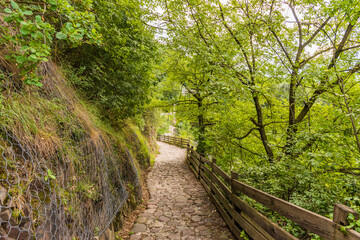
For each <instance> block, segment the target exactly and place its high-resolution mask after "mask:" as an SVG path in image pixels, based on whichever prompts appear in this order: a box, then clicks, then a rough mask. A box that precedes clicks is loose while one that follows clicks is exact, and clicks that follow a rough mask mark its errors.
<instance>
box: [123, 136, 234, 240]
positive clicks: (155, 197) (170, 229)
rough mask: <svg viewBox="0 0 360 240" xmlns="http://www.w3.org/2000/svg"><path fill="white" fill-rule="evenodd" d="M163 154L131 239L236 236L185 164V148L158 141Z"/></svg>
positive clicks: (221, 238)
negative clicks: (148, 196)
mask: <svg viewBox="0 0 360 240" xmlns="http://www.w3.org/2000/svg"><path fill="white" fill-rule="evenodd" d="M158 145H159V147H160V149H159V150H160V154H159V155H158V156H157V158H156V160H155V165H154V167H153V169H152V170H151V172H150V173H149V175H148V178H147V183H148V187H149V192H150V200H149V202H148V205H147V209H146V210H145V211H144V212H143V213H141V214H140V215H139V217H138V219H137V220H136V223H135V225H134V227H133V229H132V232H133V234H132V235H131V237H130V240H138V239H144V240H152V239H156V240H160V239H171V240H173V239H184V240H193V239H199V240H205V239H209V240H210V239H215V240H228V239H233V236H232V235H231V233H230V231H229V230H228V228H227V227H226V225H225V223H224V221H223V220H222V218H221V217H220V215H219V214H218V213H217V212H216V209H215V206H214V205H213V204H212V203H211V202H210V199H209V198H208V196H207V194H206V192H205V190H204V189H203V187H202V186H201V184H200V183H199V181H198V180H197V179H196V178H195V176H194V175H193V173H192V172H191V170H190V169H189V167H188V166H187V164H186V161H185V159H186V149H181V148H178V147H175V146H172V145H169V144H166V143H163V142H158Z"/></svg>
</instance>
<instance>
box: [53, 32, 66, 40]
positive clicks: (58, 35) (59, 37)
mask: <svg viewBox="0 0 360 240" xmlns="http://www.w3.org/2000/svg"><path fill="white" fill-rule="evenodd" d="M56 38H57V39H60V40H64V39H67V36H66V34H64V33H63V32H58V33H57V34H56Z"/></svg>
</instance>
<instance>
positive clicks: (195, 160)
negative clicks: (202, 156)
mask: <svg viewBox="0 0 360 240" xmlns="http://www.w3.org/2000/svg"><path fill="white" fill-rule="evenodd" d="M190 158H191V159H192V160H193V162H194V164H196V166H199V165H200V162H199V160H198V159H197V158H196V157H194V155H192V154H190Z"/></svg>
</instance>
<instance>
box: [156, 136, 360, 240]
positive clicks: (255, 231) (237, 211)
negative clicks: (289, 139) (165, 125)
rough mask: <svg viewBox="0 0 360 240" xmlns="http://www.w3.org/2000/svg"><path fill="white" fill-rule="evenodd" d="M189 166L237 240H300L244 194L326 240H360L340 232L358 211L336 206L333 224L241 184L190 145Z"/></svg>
mask: <svg viewBox="0 0 360 240" xmlns="http://www.w3.org/2000/svg"><path fill="white" fill-rule="evenodd" d="M160 141H162V140H161V139H160ZM172 141H174V140H172ZM168 142H169V141H168ZM175 142H176V141H175ZM169 143H170V142H169ZM187 162H188V164H189V166H190V169H191V170H192V171H193V173H194V174H195V176H196V177H197V178H198V179H199V180H200V182H201V183H202V185H203V186H204V188H205V190H206V191H207V193H208V194H209V196H210V198H211V200H212V201H213V203H214V205H215V206H216V208H217V210H218V211H219V213H220V214H221V216H222V217H223V219H224V220H225V222H226V224H227V225H228V227H229V228H230V230H231V231H232V232H233V234H234V235H235V236H236V237H237V238H238V239H242V238H241V232H242V230H244V231H245V232H246V233H247V235H249V236H250V237H251V238H252V239H254V240H265V239H273V240H288V239H290V240H295V239H298V238H296V237H294V236H293V235H291V234H290V233H288V232H287V231H285V230H284V229H283V228H281V227H280V226H279V225H277V224H275V223H274V222H272V221H271V220H270V219H268V218H267V217H266V216H264V215H263V214H261V213H260V212H258V211H257V210H256V209H255V208H253V207H251V206H250V205H249V204H247V203H246V202H244V201H243V200H242V199H240V198H239V197H238V195H239V193H242V194H245V195H247V196H248V197H250V198H252V199H254V200H255V201H257V202H258V203H260V204H262V205H264V206H266V207H268V208H269V209H271V210H273V211H275V212H277V213H278V214H280V215H282V216H284V217H286V218H288V219H290V220H291V221H293V222H295V223H297V224H299V225H300V226H301V227H303V228H304V229H306V230H308V231H309V232H312V233H315V234H317V235H319V236H320V237H322V238H323V239H328V240H360V233H358V232H356V231H354V230H351V229H349V230H347V231H346V232H345V233H344V232H342V231H340V227H341V226H345V225H347V224H348V223H347V217H348V215H349V214H350V213H351V214H353V215H354V216H355V217H357V218H358V217H359V214H358V213H357V212H356V211H354V210H353V209H351V208H349V207H347V206H344V205H341V204H335V206H334V216H333V218H334V220H331V219H329V218H326V217H324V216H321V215H319V214H316V213H314V212H311V211H309V210H306V209H304V208H301V207H299V206H296V205H294V204H292V203H289V202H287V201H285V200H282V199H280V198H277V197H275V196H272V195H270V194H267V193H265V192H263V191H260V190H258V189H256V188H253V187H250V186H248V185H246V184H244V183H242V182H240V181H239V180H238V174H237V173H235V172H232V173H231V176H229V175H228V174H226V173H225V172H224V171H223V170H222V169H221V168H220V167H219V166H218V165H216V161H215V160H213V161H209V160H208V159H206V158H204V157H202V156H200V155H199V154H198V153H197V152H196V151H195V150H194V148H193V147H192V146H190V145H189V146H188V151H187Z"/></svg>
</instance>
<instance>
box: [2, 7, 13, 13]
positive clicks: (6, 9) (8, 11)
mask: <svg viewBox="0 0 360 240" xmlns="http://www.w3.org/2000/svg"><path fill="white" fill-rule="evenodd" d="M4 12H6V13H13V11H12V10H11V9H10V8H5V9H4Z"/></svg>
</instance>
